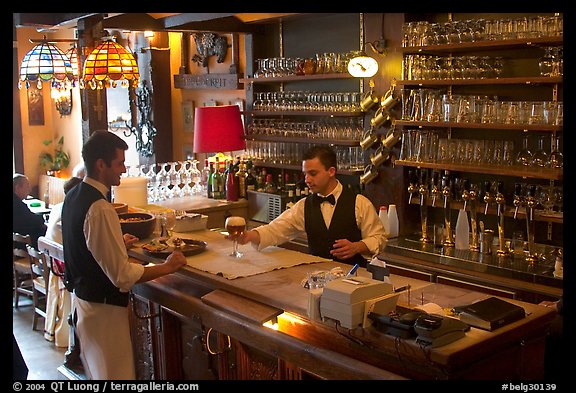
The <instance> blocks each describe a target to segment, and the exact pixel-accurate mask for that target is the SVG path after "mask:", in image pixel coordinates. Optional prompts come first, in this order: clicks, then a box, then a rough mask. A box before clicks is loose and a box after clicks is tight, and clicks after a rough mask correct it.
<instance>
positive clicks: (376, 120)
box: [370, 107, 392, 128]
mask: <svg viewBox="0 0 576 393" xmlns="http://www.w3.org/2000/svg"><path fill="white" fill-rule="evenodd" d="M370 124H372V127H373V128H378V127H380V126H382V125H385V126H386V127H388V126H390V124H392V119H391V118H390V114H389V113H388V111H386V110H385V109H384V107H380V108H378V110H377V111H376V114H375V115H374V117H373V118H372V119H370Z"/></svg>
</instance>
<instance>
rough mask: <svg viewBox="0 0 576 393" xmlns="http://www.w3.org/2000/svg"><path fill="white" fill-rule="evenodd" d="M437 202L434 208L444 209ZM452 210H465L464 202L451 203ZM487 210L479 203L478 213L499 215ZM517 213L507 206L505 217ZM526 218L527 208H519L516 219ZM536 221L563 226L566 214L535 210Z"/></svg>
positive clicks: (412, 200)
mask: <svg viewBox="0 0 576 393" xmlns="http://www.w3.org/2000/svg"><path fill="white" fill-rule="evenodd" d="M436 201H437V202H436V203H435V204H434V207H435V208H439V209H440V208H443V202H442V198H441V197H438V198H437V199H436ZM410 204H411V205H419V204H420V196H414V197H412V198H410ZM426 206H430V207H432V202H431V201H430V197H428V202H427V203H426ZM450 209H454V210H460V209H464V202H462V201H450ZM466 209H470V205H469V204H468V206H467V207H466ZM485 209H486V204H485V203H483V202H477V203H476V212H477V213H482V214H484V213H485V212H486V213H487V214H491V215H496V214H498V211H497V209H496V208H495V207H489V208H488V211H486V210H485ZM515 212H516V208H515V207H513V206H505V207H504V215H505V216H506V217H514V213H515ZM525 218H526V208H525V207H519V208H518V212H516V219H518V220H522V219H525ZM534 220H536V221H544V222H550V223H554V224H563V223H564V213H563V212H556V211H554V212H549V213H548V212H545V211H543V210H541V209H535V210H534Z"/></svg>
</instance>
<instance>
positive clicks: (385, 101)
mask: <svg viewBox="0 0 576 393" xmlns="http://www.w3.org/2000/svg"><path fill="white" fill-rule="evenodd" d="M399 102H400V98H398V97H396V96H395V95H394V88H391V89H390V90H388V91H387V92H386V94H385V95H384V97H382V99H381V100H380V108H382V110H385V111H389V110H390V109H392V108H394V107H395V106H396V104H398V103H399Z"/></svg>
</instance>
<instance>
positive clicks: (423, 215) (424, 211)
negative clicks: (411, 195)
mask: <svg viewBox="0 0 576 393" xmlns="http://www.w3.org/2000/svg"><path fill="white" fill-rule="evenodd" d="M427 178H428V171H427V170H425V169H422V170H421V171H420V186H419V187H418V193H419V194H420V221H421V223H422V238H421V239H420V241H421V242H422V243H430V238H429V237H428V230H427V228H428V206H427V205H426V199H427V196H428V179H427Z"/></svg>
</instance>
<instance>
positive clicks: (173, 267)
mask: <svg viewBox="0 0 576 393" xmlns="http://www.w3.org/2000/svg"><path fill="white" fill-rule="evenodd" d="M164 266H166V267H167V268H168V269H169V271H170V273H174V272H175V271H177V270H178V269H180V268H181V267H184V266H186V257H185V256H184V254H182V251H179V250H176V251H174V252H172V254H170V255H168V258H166V262H164Z"/></svg>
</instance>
